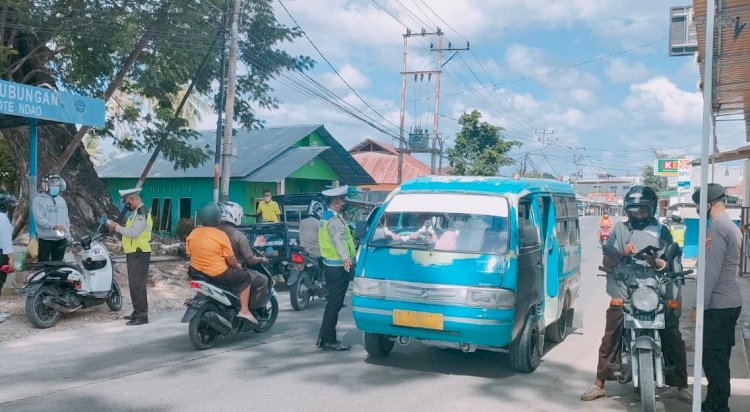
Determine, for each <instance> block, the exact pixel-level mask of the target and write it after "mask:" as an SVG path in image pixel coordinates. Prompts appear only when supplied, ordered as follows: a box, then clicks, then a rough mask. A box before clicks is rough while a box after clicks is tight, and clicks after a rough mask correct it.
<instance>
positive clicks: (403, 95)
mask: <svg viewBox="0 0 750 412" xmlns="http://www.w3.org/2000/svg"><path fill="white" fill-rule="evenodd" d="M409 36H411V30H409V29H406V34H404V69H403V70H402V71H401V120H400V122H399V133H398V136H399V137H398V180H397V182H396V183H397V184H399V185H400V184H401V182H402V181H403V180H404V149H405V147H404V116H405V115H406V58H407V56H408V54H409V46H408V42H409Z"/></svg>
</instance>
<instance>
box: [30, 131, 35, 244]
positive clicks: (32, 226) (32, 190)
mask: <svg viewBox="0 0 750 412" xmlns="http://www.w3.org/2000/svg"><path fill="white" fill-rule="evenodd" d="M36 163H37V121H36V119H34V118H30V119H29V240H31V239H33V238H34V236H35V235H36V225H35V224H34V213H33V212H32V211H33V206H34V198H35V197H36V188H37V186H36V173H37V172H36V168H37V167H36Z"/></svg>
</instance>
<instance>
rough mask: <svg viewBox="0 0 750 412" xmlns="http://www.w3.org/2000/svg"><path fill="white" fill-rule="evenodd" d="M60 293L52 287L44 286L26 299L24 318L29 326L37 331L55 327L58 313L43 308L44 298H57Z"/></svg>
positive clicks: (57, 311)
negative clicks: (29, 322) (27, 319)
mask: <svg viewBox="0 0 750 412" xmlns="http://www.w3.org/2000/svg"><path fill="white" fill-rule="evenodd" d="M59 294H60V291H59V290H58V289H57V288H56V287H54V286H49V285H45V286H42V287H40V288H39V289H37V291H36V292H35V293H34V294H33V295H31V296H29V297H27V298H26V317H28V318H29V321H31V324H32V325H34V326H35V327H37V328H39V329H47V328H51V327H53V326H55V325H56V324H57V322H58V321H59V320H60V311H59V310H57V309H53V308H50V307H48V306H45V304H44V298H45V297H47V296H58V295H59Z"/></svg>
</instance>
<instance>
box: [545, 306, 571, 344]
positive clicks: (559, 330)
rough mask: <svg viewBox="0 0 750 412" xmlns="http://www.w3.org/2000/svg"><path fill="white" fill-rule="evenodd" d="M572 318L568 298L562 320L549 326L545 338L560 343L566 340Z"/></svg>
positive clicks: (561, 315)
mask: <svg viewBox="0 0 750 412" xmlns="http://www.w3.org/2000/svg"><path fill="white" fill-rule="evenodd" d="M569 316H570V299H569V298H568V297H567V296H566V297H565V303H564V304H563V309H562V312H561V313H560V318H559V319H558V320H557V321H555V323H553V324H551V325H549V326H547V330H546V333H545V337H546V338H547V340H548V341H550V342H554V343H560V342H562V341H564V340H565V337H566V336H567V330H568V318H569Z"/></svg>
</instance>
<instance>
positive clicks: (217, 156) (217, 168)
mask: <svg viewBox="0 0 750 412" xmlns="http://www.w3.org/2000/svg"><path fill="white" fill-rule="evenodd" d="M227 6H228V4H227ZM221 27H222V29H221V60H220V63H219V64H220V65H221V67H220V68H219V99H218V102H219V107H218V110H217V112H218V116H217V117H216V149H215V150H214V152H215V153H214V192H213V202H214V203H216V202H218V201H219V178H220V176H221V139H222V136H223V128H222V126H223V125H224V122H223V120H222V117H223V115H224V89H225V82H226V77H227V10H224V15H223V16H222V24H221Z"/></svg>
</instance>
